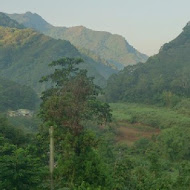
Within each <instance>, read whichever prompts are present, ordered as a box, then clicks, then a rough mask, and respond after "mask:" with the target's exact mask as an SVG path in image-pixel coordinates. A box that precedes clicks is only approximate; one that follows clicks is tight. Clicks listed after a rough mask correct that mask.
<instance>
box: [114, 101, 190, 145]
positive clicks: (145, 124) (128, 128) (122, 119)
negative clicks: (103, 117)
mask: <svg viewBox="0 0 190 190" xmlns="http://www.w3.org/2000/svg"><path fill="white" fill-rule="evenodd" d="M110 106H111V108H112V110H113V111H112V114H113V120H114V122H113V123H114V124H113V125H115V128H116V131H117V137H116V138H117V140H118V141H122V142H126V143H127V144H128V145H131V144H133V143H134V142H135V141H136V140H138V139H140V138H151V137H152V135H157V134H159V133H160V131H161V130H163V129H166V128H170V127H175V126H177V127H190V116H188V115H185V114H182V113H179V112H177V111H175V110H171V109H168V108H163V107H156V106H149V105H141V104H131V103H111V104H110Z"/></svg>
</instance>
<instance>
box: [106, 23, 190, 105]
mask: <svg viewBox="0 0 190 190" xmlns="http://www.w3.org/2000/svg"><path fill="white" fill-rule="evenodd" d="M106 94H107V98H108V99H109V101H132V102H133V101H137V102H150V103H151V102H162V101H164V103H165V104H172V103H175V101H177V100H178V97H190V24H187V26H186V27H185V28H184V30H183V32H182V33H181V34H180V35H179V36H178V37H177V38H176V39H174V40H173V41H171V42H170V43H167V44H165V45H164V46H163V47H162V48H161V49H160V52H159V53H158V54H157V55H155V56H152V57H150V58H149V59H148V61H147V62H146V63H144V64H138V65H135V66H128V67H126V68H125V69H124V70H123V71H121V72H120V73H118V74H116V75H113V76H112V77H110V79H109V80H108V87H107V93H106Z"/></svg>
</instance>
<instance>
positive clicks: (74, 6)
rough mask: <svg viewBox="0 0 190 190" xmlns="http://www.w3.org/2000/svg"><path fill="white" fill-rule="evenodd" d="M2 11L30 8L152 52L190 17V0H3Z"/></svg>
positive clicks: (56, 21) (54, 21) (59, 22)
mask: <svg viewBox="0 0 190 190" xmlns="http://www.w3.org/2000/svg"><path fill="white" fill-rule="evenodd" d="M0 11H2V12H7V13H24V12H26V11H31V12H33V13H34V12H35V13H37V14H39V15H41V16H42V17H43V18H44V19H45V20H46V21H48V22H49V23H51V24H53V25H56V26H76V25H83V26H86V27H88V28H91V29H94V30H99V31H109V32H111V33H116V34H121V35H123V36H124V37H125V38H126V39H127V41H128V42H129V43H130V44H131V45H133V46H134V47H135V48H136V49H138V50H139V51H141V52H143V53H146V54H148V55H153V54H155V53H157V52H158V50H159V49H160V46H161V45H163V44H164V43H166V42H169V41H170V40H172V39H174V38H175V37H176V36H177V35H178V34H179V33H180V32H181V31H182V28H183V27H184V26H185V25H186V23H187V22H188V21H190V0H0Z"/></svg>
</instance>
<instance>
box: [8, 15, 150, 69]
mask: <svg viewBox="0 0 190 190" xmlns="http://www.w3.org/2000/svg"><path fill="white" fill-rule="evenodd" d="M8 16H9V17H10V18H12V19H14V20H16V21H17V22H18V23H20V24H23V25H24V26H26V27H28V28H33V29H35V30H37V31H40V32H42V33H44V34H46V35H48V36H51V37H53V38H56V39H64V40H69V41H70V42H71V43H72V44H73V45H75V46H76V47H77V48H79V49H83V52H86V53H87V54H94V55H96V56H98V57H99V58H100V59H104V60H106V61H107V62H109V63H110V64H113V65H114V66H115V67H116V68H117V69H122V68H123V67H124V66H127V65H133V64H136V63H138V62H145V61H146V60H147V58H148V57H147V56H146V55H144V54H142V53H140V52H138V51H137V50H136V49H135V48H133V47H132V46H131V45H130V44H129V43H128V42H127V41H126V40H125V38H124V37H122V36H120V35H116V34H111V33H109V32H100V31H93V30H90V29H88V28H85V27H83V26H76V27H70V28H67V27H55V26H53V25H51V24H49V23H48V22H46V21H45V20H44V19H43V18H42V17H41V16H39V15H37V14H32V13H31V12H27V13H25V14H8Z"/></svg>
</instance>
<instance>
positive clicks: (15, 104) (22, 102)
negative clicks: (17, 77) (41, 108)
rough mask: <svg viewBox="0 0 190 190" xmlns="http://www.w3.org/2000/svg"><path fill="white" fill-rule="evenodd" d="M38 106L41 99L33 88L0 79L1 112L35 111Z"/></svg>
mask: <svg viewBox="0 0 190 190" xmlns="http://www.w3.org/2000/svg"><path fill="white" fill-rule="evenodd" d="M37 104H39V98H38V96H37V94H36V93H35V92H34V91H33V90H32V89H31V88H29V87H27V86H22V85H19V84H17V83H15V82H12V81H9V80H6V79H2V78H1V79H0V111H7V110H17V109H30V110H34V109H36V106H37Z"/></svg>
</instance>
